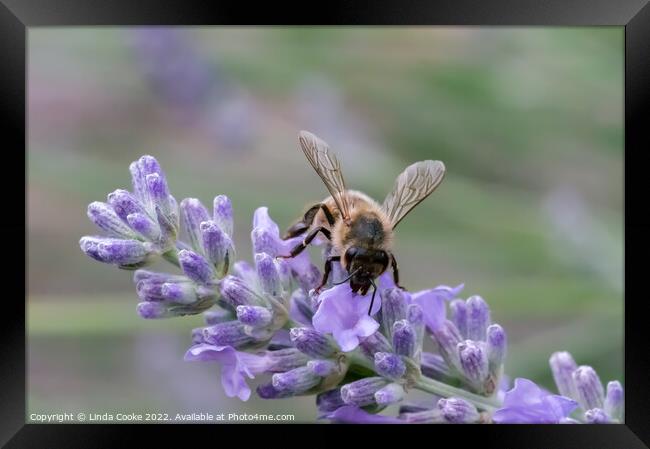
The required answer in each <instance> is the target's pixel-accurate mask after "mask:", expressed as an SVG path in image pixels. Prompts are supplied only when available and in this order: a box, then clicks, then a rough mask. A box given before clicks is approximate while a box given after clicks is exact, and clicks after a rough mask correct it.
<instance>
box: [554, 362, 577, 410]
mask: <svg viewBox="0 0 650 449" xmlns="http://www.w3.org/2000/svg"><path fill="white" fill-rule="evenodd" d="M549 365H550V366H551V372H552V373H553V379H554V380H555V385H556V386H557V390H558V391H559V392H560V394H561V395H562V396H566V397H569V398H572V399H577V398H578V393H577V392H576V390H575V385H574V383H573V372H574V371H575V370H576V369H577V368H578V365H577V364H576V362H575V360H573V357H572V356H571V354H570V353H568V352H566V351H558V352H555V353H553V354H552V355H551V358H550V360H549Z"/></svg>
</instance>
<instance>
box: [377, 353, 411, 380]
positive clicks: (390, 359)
mask: <svg viewBox="0 0 650 449" xmlns="http://www.w3.org/2000/svg"><path fill="white" fill-rule="evenodd" d="M375 370H376V371H377V374H379V375H380V376H382V377H386V378H388V379H391V380H397V379H399V378H401V377H402V376H404V374H405V373H406V365H405V364H404V362H403V361H402V358H401V357H400V356H399V355H397V354H392V353H390V352H377V353H375Z"/></svg>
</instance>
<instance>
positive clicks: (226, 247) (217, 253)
mask: <svg viewBox="0 0 650 449" xmlns="http://www.w3.org/2000/svg"><path fill="white" fill-rule="evenodd" d="M199 227H200V229H201V240H202V241H203V252H204V253H205V255H206V257H207V258H208V260H209V261H210V262H211V263H212V264H213V265H215V267H216V269H217V272H218V274H219V276H220V277H222V276H224V275H225V274H226V272H227V271H228V267H229V265H230V260H229V259H230V251H231V249H232V247H233V245H232V241H231V240H230V237H228V235H226V234H225V233H224V232H223V231H222V230H221V228H220V227H219V225H218V224H217V223H216V222H214V221H204V222H201V224H200V225H199Z"/></svg>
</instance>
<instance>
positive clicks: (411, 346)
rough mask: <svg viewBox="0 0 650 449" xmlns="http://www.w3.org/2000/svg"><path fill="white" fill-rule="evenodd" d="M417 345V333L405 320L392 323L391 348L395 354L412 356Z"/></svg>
mask: <svg viewBox="0 0 650 449" xmlns="http://www.w3.org/2000/svg"><path fill="white" fill-rule="evenodd" d="M416 347H417V335H416V332H415V329H413V326H411V325H410V323H409V322H408V321H407V320H399V321H396V322H395V324H394V325H393V348H394V350H395V353H396V354H399V355H403V356H406V357H413V355H414V354H415V350H416Z"/></svg>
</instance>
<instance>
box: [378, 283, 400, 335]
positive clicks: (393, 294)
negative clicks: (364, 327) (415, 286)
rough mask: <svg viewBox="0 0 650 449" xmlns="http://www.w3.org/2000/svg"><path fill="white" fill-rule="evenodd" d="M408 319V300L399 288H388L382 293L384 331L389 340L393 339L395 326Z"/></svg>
mask: <svg viewBox="0 0 650 449" xmlns="http://www.w3.org/2000/svg"><path fill="white" fill-rule="evenodd" d="M403 319H406V299H405V298H404V292H403V291H402V289H400V288H397V287H392V288H387V289H385V290H383V291H382V292H381V322H382V330H383V333H384V334H385V335H387V336H388V338H389V339H392V338H393V324H395V322H396V321H399V320H403Z"/></svg>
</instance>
